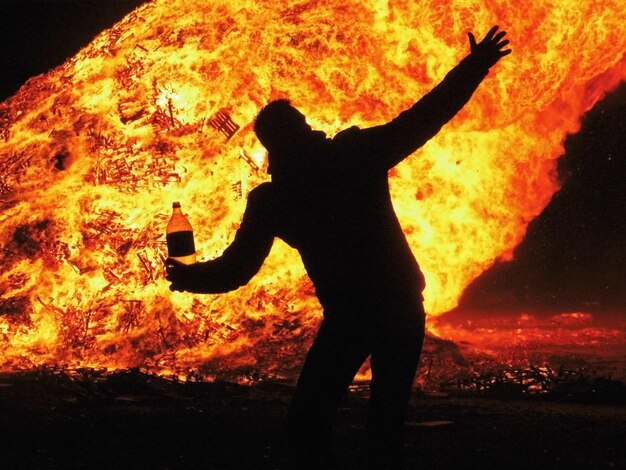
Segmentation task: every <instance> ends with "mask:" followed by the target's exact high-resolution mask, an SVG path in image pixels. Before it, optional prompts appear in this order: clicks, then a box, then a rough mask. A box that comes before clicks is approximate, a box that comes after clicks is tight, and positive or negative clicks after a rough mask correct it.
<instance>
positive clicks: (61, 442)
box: [0, 368, 626, 470]
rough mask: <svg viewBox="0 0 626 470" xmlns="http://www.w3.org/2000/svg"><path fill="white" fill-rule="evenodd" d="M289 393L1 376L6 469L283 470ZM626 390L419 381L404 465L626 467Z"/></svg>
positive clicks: (574, 380) (524, 380)
mask: <svg viewBox="0 0 626 470" xmlns="http://www.w3.org/2000/svg"><path fill="white" fill-rule="evenodd" d="M529 384H531V385H529ZM532 384H534V385H532ZM537 384H539V385H537ZM535 386H536V387H535ZM531 387H535V388H531ZM529 388H531V390H538V392H537V393H534V392H533V393H529ZM292 392H293V385H292V384H286V383H281V382H279V381H271V380H267V381H259V382H258V383H255V384H253V385H239V384H237V383H230V382H200V381H186V382H180V381H175V380H171V379H167V378H163V377H159V376H156V375H150V374H145V373H142V372H140V371H138V370H126V371H119V372H116V373H105V372H102V371H97V370H91V369H84V370H78V371H63V370H55V369H46V368H41V369H37V370H32V371H28V372H20V373H12V374H2V375H0V467H1V468H12V469H30V468H41V469H47V468H52V469H56V468H58V469H98V468H133V469H143V468H150V469H188V468H203V469H225V470H228V469H244V468H245V469H281V468H285V460H284V458H283V457H282V455H283V453H282V452H281V448H282V441H283V437H282V423H283V419H284V417H285V415H286V412H287V409H288V406H289V402H290V400H291V395H292ZM368 395H369V386H368V384H367V383H358V384H355V385H353V386H352V387H351V390H350V393H349V395H348V396H347V397H346V400H345V402H344V404H343V406H342V408H341V409H340V416H339V424H338V426H337V459H338V462H339V464H340V466H341V468H345V469H356V468H358V464H357V463H356V462H358V459H359V455H360V450H361V448H362V445H363V440H364V433H365V430H364V429H365V428H364V426H365V418H366V414H367V397H368ZM624 396H625V391H624V384H622V383H621V382H617V381H614V380H611V379H610V378H602V377H595V378H594V377H592V376H585V375H584V374H582V373H579V374H576V373H573V372H572V373H571V374H569V375H568V374H567V373H566V372H565V371H547V370H544V369H541V368H535V369H529V370H511V371H504V370H501V371H499V372H494V373H492V374H491V375H489V374H485V375H482V376H470V377H466V378H465V380H460V379H459V381H456V382H451V383H449V384H443V387H442V389H441V390H440V391H429V392H428V393H425V392H423V391H420V390H419V389H418V390H416V391H415V393H414V394H413V397H412V399H411V404H410V409H409V416H408V422H407V440H406V445H405V454H406V456H405V457H406V468H418V467H419V468H478V467H483V468H529V467H533V468H581V469H582V468H585V469H587V468H625V467H626V450H624V446H623V441H624V437H626V419H625V418H626V407H624V406H623V405H624V403H625V400H624Z"/></svg>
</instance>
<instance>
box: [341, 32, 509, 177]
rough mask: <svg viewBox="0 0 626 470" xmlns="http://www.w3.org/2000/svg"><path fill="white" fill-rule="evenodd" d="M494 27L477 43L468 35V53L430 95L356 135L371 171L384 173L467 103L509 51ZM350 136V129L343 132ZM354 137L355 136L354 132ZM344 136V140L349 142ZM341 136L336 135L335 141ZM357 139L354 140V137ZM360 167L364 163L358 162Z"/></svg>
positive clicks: (505, 41)
mask: <svg viewBox="0 0 626 470" xmlns="http://www.w3.org/2000/svg"><path fill="white" fill-rule="evenodd" d="M497 30H498V27H497V26H494V27H493V28H492V29H491V30H490V31H489V32H488V33H487V35H486V36H485V38H484V39H483V40H482V41H481V42H480V43H476V40H475V38H474V35H473V34H472V33H469V41H470V49H471V53H470V54H469V55H468V56H467V57H465V58H464V59H463V60H462V61H461V62H460V63H459V64H458V65H457V66H456V67H454V68H453V69H452V70H451V71H450V72H448V74H447V75H446V77H445V78H444V79H443V80H442V81H441V82H440V83H439V84H438V85H437V86H436V87H435V88H433V90H432V91H430V93H428V94H427V95H425V96H424V97H423V98H421V99H420V100H419V101H418V102H417V103H415V104H414V105H413V106H412V107H411V108H409V109H408V110H406V111H404V112H402V113H401V114H400V115H398V116H397V117H396V118H395V119H393V120H392V121H391V122H389V123H387V124H384V125H382V126H376V127H371V128H368V129H363V130H361V131H358V134H359V135H358V141H359V145H362V146H363V148H364V149H366V152H364V153H366V154H368V155H372V156H373V158H375V159H376V161H372V162H369V163H370V164H372V165H374V166H375V167H380V166H381V165H382V166H384V169H385V170H388V169H390V168H392V167H393V166H395V165H396V164H398V163H399V162H400V161H402V160H403V159H404V158H406V157H408V156H409V155H411V154H412V153H413V152H414V151H415V150H417V149H418V148H420V147H421V146H422V145H424V144H425V143H426V142H427V141H428V140H429V139H430V138H432V137H433V136H434V135H435V134H437V132H439V129H441V127H442V126H443V125H444V124H446V123H447V122H448V121H449V120H450V119H452V118H453V117H454V115H455V114H456V113H458V112H459V110H460V109H461V108H462V107H463V106H464V105H465V103H467V102H468V101H469V99H470V98H471V96H472V94H473V93H474V91H475V90H476V88H477V87H478V85H479V84H480V82H481V81H482V80H483V79H484V78H485V76H486V75H487V73H488V71H489V68H490V67H491V66H493V65H494V64H495V63H496V62H498V60H500V59H501V58H502V57H504V56H506V55H508V54H510V52H511V50H510V49H507V50H503V48H504V47H506V45H507V44H508V43H509V41H508V40H505V39H504V36H505V34H506V33H505V32H504V31H501V32H497ZM345 133H346V134H348V135H349V134H350V129H348V130H347V131H345ZM355 134H356V132H355ZM348 135H346V140H348V139H349V137H348ZM339 136H341V134H339V135H338V137H339ZM354 137H355V138H357V136H356V135H355V136H354ZM359 163H361V164H363V163H365V164H366V165H367V163H368V162H359Z"/></svg>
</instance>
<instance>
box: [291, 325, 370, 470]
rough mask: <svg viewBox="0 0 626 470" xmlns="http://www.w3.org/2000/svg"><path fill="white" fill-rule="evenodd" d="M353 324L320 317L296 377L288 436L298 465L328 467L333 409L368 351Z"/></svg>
mask: <svg viewBox="0 0 626 470" xmlns="http://www.w3.org/2000/svg"><path fill="white" fill-rule="evenodd" d="M355 330H359V328H356V327H355V325H354V324H351V323H349V322H345V321H344V322H341V321H337V320H335V319H333V320H329V319H324V321H323V322H322V325H321V327H320V330H319V332H318V335H317V338H316V339H315V342H314V343H313V346H311V349H310V350H309V353H308V355H307V358H306V361H305V363H304V367H303V369H302V372H301V374H300V378H299V380H298V386H297V388H296V392H295V394H294V398H293V402H292V406H291V411H290V415H289V423H288V425H289V429H288V431H289V436H288V437H289V439H290V440H291V443H292V452H293V453H294V456H293V457H294V458H296V459H297V461H298V462H299V466H300V468H329V465H330V460H331V459H332V432H333V425H334V423H335V418H336V414H337V408H338V406H339V404H340V402H341V400H342V398H343V397H344V395H345V393H346V390H347V389H348V386H349V385H350V383H351V382H352V380H353V378H354V376H355V374H356V373H357V372H358V370H359V367H360V366H361V364H362V363H363V361H365V359H366V358H367V356H368V354H369V339H368V338H367V336H366V335H365V334H364V333H362V332H360V331H355Z"/></svg>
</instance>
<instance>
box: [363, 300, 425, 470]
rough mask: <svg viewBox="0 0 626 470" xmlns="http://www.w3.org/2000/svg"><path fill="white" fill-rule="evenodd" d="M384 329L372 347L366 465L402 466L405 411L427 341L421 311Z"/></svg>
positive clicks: (386, 467)
mask: <svg viewBox="0 0 626 470" xmlns="http://www.w3.org/2000/svg"><path fill="white" fill-rule="evenodd" d="M417 310H418V311H413V312H411V313H409V314H407V315H403V316H399V317H396V318H395V320H397V319H398V318H400V319H401V321H400V322H395V321H393V322H386V324H387V325H389V327H388V328H386V327H385V326H381V328H380V329H379V331H378V333H379V334H377V335H376V337H375V340H374V345H373V347H372V358H371V366H372V386H371V396H370V416H369V423H368V424H369V430H368V431H369V435H368V457H367V463H368V465H369V466H370V467H371V468H381V469H383V468H384V469H393V468H398V467H399V466H400V461H401V452H402V445H403V439H404V436H403V434H404V425H405V419H406V410H407V405H408V401H409V397H410V393H411V387H412V385H413V380H414V378H415V371H416V369H417V365H418V363H419V357H420V353H421V351H422V344H423V341H424V314H423V310H422V309H421V308H419V309H417Z"/></svg>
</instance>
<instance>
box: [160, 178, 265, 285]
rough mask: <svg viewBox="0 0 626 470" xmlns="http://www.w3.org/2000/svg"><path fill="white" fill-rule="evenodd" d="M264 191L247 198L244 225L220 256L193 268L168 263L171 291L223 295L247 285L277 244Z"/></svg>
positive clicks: (256, 191)
mask: <svg viewBox="0 0 626 470" xmlns="http://www.w3.org/2000/svg"><path fill="white" fill-rule="evenodd" d="M262 192H263V190H262V189H261V188H257V189H255V190H253V191H252V192H251V193H250V195H249V196H248V204H247V206H246V211H245V213H244V216H243V220H242V222H241V226H240V228H239V230H237V234H236V235H235V239H234V241H233V243H232V244H231V245H230V246H229V247H228V248H226V250H225V251H224V253H223V254H222V255H221V256H220V257H218V258H216V259H214V260H211V261H205V262H201V263H194V264H190V265H185V264H181V263H178V262H176V261H173V260H171V259H168V260H167V261H166V268H167V276H166V277H167V279H168V280H169V281H170V282H171V283H172V285H171V286H170V289H171V290H174V291H187V292H194V293H197V294H220V293H223V292H228V291H231V290H234V289H237V288H238V287H240V286H243V285H244V284H247V283H248V281H249V280H250V279H251V278H252V277H253V276H254V275H255V274H256V273H257V272H258V271H259V269H260V268H261V265H262V264H263V261H264V260H265V258H266V257H267V255H268V254H269V252H270V249H271V248H272V243H273V241H274V237H273V235H272V233H271V230H270V227H269V221H268V219H267V217H265V216H264V214H265V213H266V211H265V210H264V207H263V205H264V204H265V202H264V201H263V199H264V197H263V194H262Z"/></svg>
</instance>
